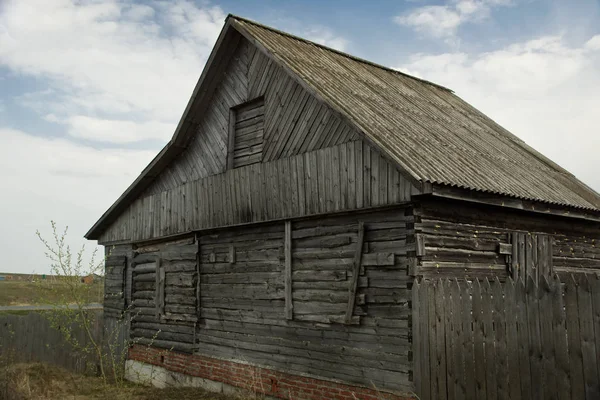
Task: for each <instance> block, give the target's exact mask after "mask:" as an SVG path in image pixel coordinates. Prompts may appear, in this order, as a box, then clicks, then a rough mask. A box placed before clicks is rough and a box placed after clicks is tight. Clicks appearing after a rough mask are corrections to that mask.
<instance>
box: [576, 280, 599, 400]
mask: <svg viewBox="0 0 600 400" xmlns="http://www.w3.org/2000/svg"><path fill="white" fill-rule="evenodd" d="M577 306H578V312H579V332H580V337H581V352H582V356H583V357H582V358H583V375H584V382H585V396H586V399H593V398H598V397H600V374H599V371H598V364H597V363H598V357H599V356H600V353H598V350H597V349H596V341H595V338H594V318H593V317H592V315H593V308H592V295H591V291H590V283H589V280H588V278H587V276H585V275H584V276H582V277H581V278H580V279H579V282H578V286H577Z"/></svg>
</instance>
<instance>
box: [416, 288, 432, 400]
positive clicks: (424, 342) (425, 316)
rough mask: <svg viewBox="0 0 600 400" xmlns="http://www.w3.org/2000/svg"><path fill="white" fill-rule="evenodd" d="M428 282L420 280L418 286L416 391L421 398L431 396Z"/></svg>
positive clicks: (425, 399)
mask: <svg viewBox="0 0 600 400" xmlns="http://www.w3.org/2000/svg"><path fill="white" fill-rule="evenodd" d="M430 284H431V283H430V282H426V281H422V283H421V285H420V287H419V312H420V315H421V318H420V320H419V323H420V324H421V338H420V354H421V390H420V392H419V393H418V395H419V396H420V399H421V400H430V399H432V397H431V385H430V382H431V353H430V351H429V334H428V333H429V331H430V324H429V306H430V304H429V303H430V300H429V299H430V297H429V288H428V286H429V285H430Z"/></svg>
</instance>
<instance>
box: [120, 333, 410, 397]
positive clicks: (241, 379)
mask: <svg viewBox="0 0 600 400" xmlns="http://www.w3.org/2000/svg"><path fill="white" fill-rule="evenodd" d="M128 358H129V359H130V360H135V361H139V362H142V363H146V364H151V365H156V366H159V367H162V368H165V369H166V370H169V371H173V372H177V373H181V374H184V375H189V376H193V377H199V378H204V379H209V380H211V381H217V382H222V383H225V384H228V385H231V386H235V387H238V388H241V389H245V390H249V391H252V392H257V393H262V394H264V395H266V396H273V397H277V398H282V399H290V400H291V399H294V400H298V399H306V400H329V399H335V400H357V399H360V400H380V399H386V400H408V399H413V397H410V396H408V395H398V394H391V393H382V392H379V391H377V390H373V389H368V388H365V387H360V386H352V385H348V384H343V383H338V382H333V381H329V380H322V379H315V378H311V377H306V376H301V375H293V374H288V373H283V372H279V371H275V370H272V369H267V368H262V367H256V366H252V365H248V364H242V363H236V362H232V361H225V360H219V359H216V358H210V357H205V356H200V355H195V354H194V355H191V354H182V353H177V352H170V351H165V350H163V349H157V348H153V347H146V346H140V345H134V346H132V347H131V348H130V349H129V357H128Z"/></svg>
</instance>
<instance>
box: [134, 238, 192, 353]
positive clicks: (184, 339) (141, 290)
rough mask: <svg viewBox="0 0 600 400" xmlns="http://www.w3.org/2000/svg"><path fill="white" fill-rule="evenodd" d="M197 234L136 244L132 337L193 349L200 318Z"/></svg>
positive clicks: (178, 348) (150, 342) (144, 342)
mask: <svg viewBox="0 0 600 400" xmlns="http://www.w3.org/2000/svg"><path fill="white" fill-rule="evenodd" d="M197 249H198V247H197V245H196V243H195V239H194V237H190V238H188V239H182V240H177V241H171V242H163V243H160V244H156V245H146V246H143V247H137V248H136V249H135V252H134V257H133V260H132V265H133V290H132V296H131V297H132V300H133V302H132V307H131V310H130V312H131V335H130V336H131V340H132V341H133V342H134V343H140V344H145V345H154V346H157V347H162V348H166V349H173V350H176V351H183V352H188V353H189V352H191V351H192V345H193V343H194V327H195V326H196V322H197V320H198V309H197V298H196V293H197V284H198V280H197V278H198V273H197V261H196V255H197V252H198V250H197Z"/></svg>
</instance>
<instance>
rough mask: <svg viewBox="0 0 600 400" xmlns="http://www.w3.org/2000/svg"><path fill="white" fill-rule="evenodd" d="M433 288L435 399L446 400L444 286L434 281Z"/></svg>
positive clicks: (441, 282)
mask: <svg viewBox="0 0 600 400" xmlns="http://www.w3.org/2000/svg"><path fill="white" fill-rule="evenodd" d="M434 287H435V295H436V296H435V321H436V324H437V325H436V329H435V342H436V343H435V349H436V377H437V382H438V383H437V396H436V399H440V400H443V399H446V397H447V387H446V374H447V373H446V331H445V324H444V322H445V319H444V312H445V310H444V305H445V296H444V285H443V281H441V280H440V281H436V283H434Z"/></svg>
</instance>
